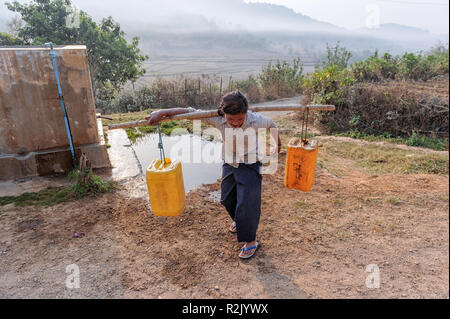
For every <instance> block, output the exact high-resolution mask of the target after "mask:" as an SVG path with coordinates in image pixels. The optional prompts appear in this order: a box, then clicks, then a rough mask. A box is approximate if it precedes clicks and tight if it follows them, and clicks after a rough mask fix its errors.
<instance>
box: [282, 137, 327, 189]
mask: <svg viewBox="0 0 450 319" xmlns="http://www.w3.org/2000/svg"><path fill="white" fill-rule="evenodd" d="M318 153H319V147H318V145H317V141H312V142H311V143H310V142H309V141H308V140H307V139H304V140H303V141H302V140H301V139H299V138H293V139H291V140H290V142H289V144H288V147H287V156H286V171H285V176H284V186H285V187H287V188H289V189H298V190H301V191H303V192H309V191H310V190H311V188H312V186H313V184H314V177H315V175H316V166H317V155H318Z"/></svg>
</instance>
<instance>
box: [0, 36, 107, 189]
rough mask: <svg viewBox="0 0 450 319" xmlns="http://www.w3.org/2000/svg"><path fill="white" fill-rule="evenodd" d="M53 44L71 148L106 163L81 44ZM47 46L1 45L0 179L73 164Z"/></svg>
mask: <svg viewBox="0 0 450 319" xmlns="http://www.w3.org/2000/svg"><path fill="white" fill-rule="evenodd" d="M54 50H55V54H56V63H57V66H58V70H59V76H60V81H61V87H62V92H63V96H64V101H65V105H66V109H67V114H68V118H69V123H70V128H71V132H72V137H73V143H74V146H75V150H76V154H77V156H80V155H81V153H85V154H86V155H87V156H88V157H89V159H90V160H91V162H92V165H93V167H94V168H102V167H110V162H109V158H108V152H107V149H106V145H105V142H104V139H103V130H102V125H101V120H98V119H97V117H96V113H95V105H94V97H93V92H92V85H91V79H90V74H89V67H88V59H87V50H86V47H85V46H82V45H69V46H59V47H55V48H54ZM49 52H50V50H49V48H45V47H0V180H9V179H17V178H22V177H28V176H37V175H48V174H52V173H61V172H67V171H69V170H70V169H71V168H72V165H71V162H72V159H71V157H72V156H71V152H70V147H69V140H68V137H67V132H66V128H65V124H64V117H63V113H62V109H61V103H60V99H59V95H58V89H57V84H56V76H55V73H54V69H53V64H52V61H51V58H50V56H49Z"/></svg>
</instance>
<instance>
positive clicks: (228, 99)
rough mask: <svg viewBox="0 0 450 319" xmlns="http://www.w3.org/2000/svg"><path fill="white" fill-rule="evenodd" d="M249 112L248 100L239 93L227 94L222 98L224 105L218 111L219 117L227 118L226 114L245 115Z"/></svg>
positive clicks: (237, 91) (221, 104)
mask: <svg viewBox="0 0 450 319" xmlns="http://www.w3.org/2000/svg"><path fill="white" fill-rule="evenodd" d="M247 111H248V101H247V98H246V97H245V96H244V95H243V94H242V93H241V92H240V91H239V90H236V91H234V92H231V93H228V94H225V96H224V97H223V98H222V103H220V107H219V109H218V111H217V113H219V116H222V117H223V116H225V114H232V115H236V114H245V113H247Z"/></svg>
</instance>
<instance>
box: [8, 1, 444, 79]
mask: <svg viewBox="0 0 450 319" xmlns="http://www.w3.org/2000/svg"><path fill="white" fill-rule="evenodd" d="M317 1H318V2H320V1H319V0H317ZM5 2H6V1H4V0H1V1H0V29H1V30H4V31H7V27H6V22H7V21H8V20H10V19H11V17H13V16H14V14H13V13H11V12H9V11H8V10H7V8H6V6H5V5H4V3H5ZM19 2H24V1H19ZM279 2H282V1H279ZM284 2H286V3H288V2H289V1H284ZM299 2H301V1H297V2H295V7H296V11H294V10H293V9H291V8H288V7H286V6H282V5H278V4H269V3H259V2H245V1H244V0H226V1H225V0H190V1H179V0H178V1H177V0H165V1H163V2H161V1H156V0H128V1H123V0H110V1H100V0H73V3H74V4H75V5H76V7H78V8H79V9H81V10H83V11H85V12H87V13H88V14H89V15H91V16H92V17H93V18H94V19H95V20H96V21H100V20H101V19H102V18H104V17H107V16H112V17H113V18H114V19H115V20H116V21H118V22H119V23H120V24H121V26H122V28H123V29H124V30H125V32H126V33H127V37H128V38H131V37H134V36H138V37H140V39H141V40H140V47H141V48H142V50H143V52H145V53H146V54H148V55H149V56H150V61H149V62H147V64H146V68H147V70H148V71H149V72H148V73H147V75H146V77H147V78H152V77H155V76H158V75H161V76H175V75H180V74H181V75H197V74H202V73H206V74H219V75H221V76H229V75H232V74H234V75H235V76H236V77H237V78H240V77H241V75H242V76H245V75H246V74H249V73H256V72H258V71H259V70H260V69H261V66H263V65H265V64H267V62H268V61H270V60H271V59H277V58H280V59H287V60H290V59H292V58H294V57H298V56H300V57H301V58H302V61H303V62H304V63H305V70H306V71H311V70H313V68H314V65H315V64H317V63H319V62H320V60H321V58H323V54H324V52H325V51H326V44H327V43H329V44H330V45H334V44H336V43H337V42H338V41H339V42H340V44H341V45H342V46H345V47H346V48H347V49H349V50H351V51H352V52H353V60H358V59H362V58H366V57H367V56H369V55H371V54H372V53H373V52H374V51H375V50H376V49H378V50H379V51H381V52H390V53H392V54H400V53H403V52H405V51H420V50H427V49H429V48H430V47H432V46H434V45H436V44H437V43H438V42H439V41H441V42H442V43H447V42H448V30H442V32H441V33H436V32H433V33H432V32H430V31H428V30H426V29H423V28H419V27H417V26H406V25H401V24H398V23H384V24H381V25H378V26H376V27H372V26H364V25H362V26H361V27H359V28H353V29H349V28H344V27H339V26H336V25H334V24H332V23H329V22H326V21H325V20H324V19H321V20H319V19H314V18H312V17H310V16H307V15H305V14H302V13H299V12H300V11H301V5H299V4H298V3H299ZM304 2H305V9H306V8H307V7H308V6H307V3H308V1H307V0H304ZM310 2H311V1H309V3H310ZM321 2H323V3H324V4H327V5H326V6H324V7H323V11H324V17H326V14H328V15H330V12H332V11H333V10H336V12H338V11H339V10H340V12H342V7H343V6H344V7H345V5H346V3H347V4H348V5H350V4H352V5H353V6H356V4H355V2H354V1H353V0H348V1H334V2H330V1H328V0H321ZM293 3H294V2H293ZM333 5H334V6H335V9H333V7H332V6H333ZM292 6H294V5H292ZM422 8H423V7H422ZM443 8H445V9H448V6H447V7H443ZM350 9H351V8H349V10H348V12H349V13H348V19H349V20H355V21H364V20H367V21H370V18H371V17H370V15H371V14H374V13H373V12H372V13H371V12H370V10H369V12H362V14H361V15H363V16H361V15H360V16H355V14H354V13H353V11H352V10H350ZM417 9H418V10H420V7H418V8H417ZM344 12H345V11H344ZM405 12H406V13H411V12H410V11H405ZM401 14H402V13H398V15H399V16H401ZM341 15H342V13H341ZM364 15H368V16H367V17H365V16H364ZM403 18H404V17H403ZM424 19H430V17H429V16H425V15H424ZM381 21H383V20H381ZM399 21H404V19H403V20H400V19H399ZM446 24H447V25H448V15H447V22H446ZM444 25H445V21H444ZM430 26H431V25H430Z"/></svg>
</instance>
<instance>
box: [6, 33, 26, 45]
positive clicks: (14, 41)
mask: <svg viewBox="0 0 450 319" xmlns="http://www.w3.org/2000/svg"><path fill="white" fill-rule="evenodd" d="M21 44H23V43H22V41H21V40H20V39H18V38H16V37H14V36H13V35H11V34H8V33H4V32H0V45H21Z"/></svg>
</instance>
